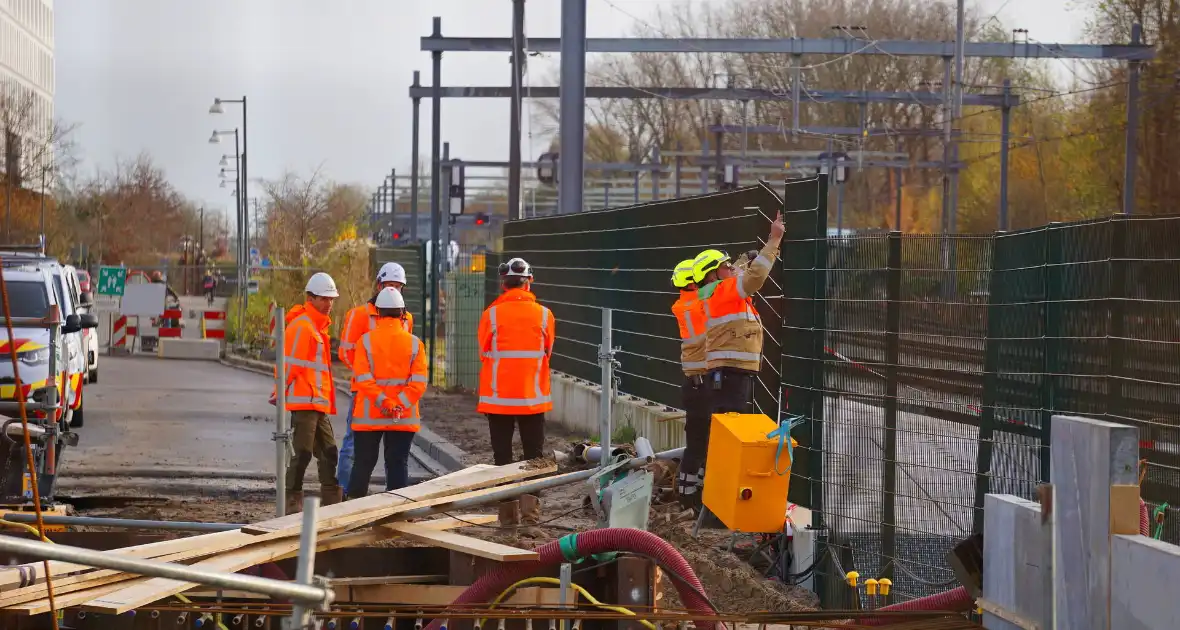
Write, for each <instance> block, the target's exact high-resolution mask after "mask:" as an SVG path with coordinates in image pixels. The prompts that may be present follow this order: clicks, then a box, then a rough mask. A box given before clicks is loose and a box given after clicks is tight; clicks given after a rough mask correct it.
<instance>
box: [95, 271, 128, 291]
mask: <svg viewBox="0 0 1180 630" xmlns="http://www.w3.org/2000/svg"><path fill="white" fill-rule="evenodd" d="M126 284H127V270H126V269H124V268H123V267H99V268H98V294H99V295H123V287H124V286H126Z"/></svg>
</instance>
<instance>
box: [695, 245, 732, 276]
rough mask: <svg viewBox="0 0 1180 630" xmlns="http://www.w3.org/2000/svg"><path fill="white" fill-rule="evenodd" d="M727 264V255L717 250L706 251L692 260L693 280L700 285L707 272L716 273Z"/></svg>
mask: <svg viewBox="0 0 1180 630" xmlns="http://www.w3.org/2000/svg"><path fill="white" fill-rule="evenodd" d="M728 262H729V254H726V253H725V252H723V251H721V250H719V249H706V250H705V251H703V252H701V253H700V254H697V257H696V258H695V259H694V260H693V264H692V266H693V280H695V281H696V282H697V283H700V282H701V281H702V280H704V279H705V276H707V275H709V272H711V271H716V270H717V269H718V268H720V267H721V265H724V264H726V263H728Z"/></svg>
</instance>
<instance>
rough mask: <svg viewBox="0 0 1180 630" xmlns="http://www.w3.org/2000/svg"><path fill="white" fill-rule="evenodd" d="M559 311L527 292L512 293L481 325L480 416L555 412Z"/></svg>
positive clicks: (493, 307)
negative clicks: (553, 367) (552, 391)
mask: <svg viewBox="0 0 1180 630" xmlns="http://www.w3.org/2000/svg"><path fill="white" fill-rule="evenodd" d="M555 331H556V324H555V322H554V317H553V312H552V311H550V310H549V309H548V308H546V307H544V306H542V305H540V304H538V303H537V297H536V296H535V295H533V294H532V292H531V291H529V290H527V289H509V290H507V291H505V292H504V293H503V295H501V296H500V297H498V298H496V301H495V302H492V305H491V306H489V307H488V308H487V310H485V311H484V312H483V317H481V318H480V320H479V347H480V350H481V352H482V355H481V361H482V366H481V369H480V372H479V406H478V407H477V408H476V409H477V411H479V412H480V413H493V414H507V415H515V414H519V415H531V414H538V413H544V412H546V411H549V410H550V409H553V400H552V399H551V398H550V396H549V357H550V355H552V354H553V341H554V339H555V338H556V336H555V335H556V332H555Z"/></svg>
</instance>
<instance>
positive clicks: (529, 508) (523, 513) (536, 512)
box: [520, 494, 541, 525]
mask: <svg viewBox="0 0 1180 630" xmlns="http://www.w3.org/2000/svg"><path fill="white" fill-rule="evenodd" d="M520 520H521V521H522V522H523V523H524V524H525V525H538V524H540V522H541V499H539V498H537V497H536V496H534V495H531V494H522V495H520Z"/></svg>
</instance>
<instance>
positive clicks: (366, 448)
mask: <svg viewBox="0 0 1180 630" xmlns="http://www.w3.org/2000/svg"><path fill="white" fill-rule="evenodd" d="M413 442H414V433H413V432H412V431H360V432H358V433H357V434H356V467H355V468H353V470H352V476H351V477H350V478H349V480H348V482H349V484H351V485H349V487H348V498H350V499H359V498H361V497H363V496H365V495H366V494H368V493H369V481H370V480H371V479H372V478H373V469H374V468H376V467H377V459H378V456H379V455H380V454H381V448H382V446H384V447H385V490H386V491H387V492H388V491H390V490H400V489H401V488H404V487H406V485H407V484H408V483H409V478H408V477H409V463H410V445H411V444H413Z"/></svg>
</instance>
